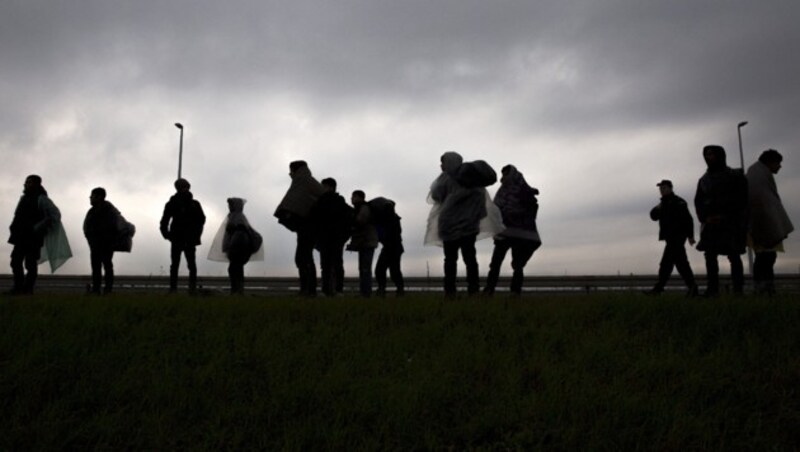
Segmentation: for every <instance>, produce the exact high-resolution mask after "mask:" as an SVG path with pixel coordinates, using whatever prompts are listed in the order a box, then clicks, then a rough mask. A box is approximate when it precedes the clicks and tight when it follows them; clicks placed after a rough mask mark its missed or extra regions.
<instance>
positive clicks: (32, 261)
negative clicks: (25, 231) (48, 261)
mask: <svg viewBox="0 0 800 452" xmlns="http://www.w3.org/2000/svg"><path fill="white" fill-rule="evenodd" d="M40 253H41V248H38V247H36V248H33V249H28V250H27V253H26V254H25V271H26V272H27V273H26V274H25V284H24V285H23V288H22V290H23V292H25V293H33V287H34V286H35V285H36V278H37V277H38V276H39V256H40Z"/></svg>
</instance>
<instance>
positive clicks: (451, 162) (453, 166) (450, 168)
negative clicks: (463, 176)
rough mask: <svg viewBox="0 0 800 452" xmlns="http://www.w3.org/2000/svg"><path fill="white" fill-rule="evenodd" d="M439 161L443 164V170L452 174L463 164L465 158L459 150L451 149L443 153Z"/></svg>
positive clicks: (441, 166)
mask: <svg viewBox="0 0 800 452" xmlns="http://www.w3.org/2000/svg"><path fill="white" fill-rule="evenodd" d="M439 161H440V162H441V165H439V166H440V168H441V169H442V171H444V172H445V173H447V174H450V175H452V174H454V173H455V172H456V171H457V170H458V167H459V166H461V164H462V163H463V162H464V158H463V157H461V155H460V154H459V153H457V152H452V151H449V152H445V153H444V154H442V156H441V157H440V158H439Z"/></svg>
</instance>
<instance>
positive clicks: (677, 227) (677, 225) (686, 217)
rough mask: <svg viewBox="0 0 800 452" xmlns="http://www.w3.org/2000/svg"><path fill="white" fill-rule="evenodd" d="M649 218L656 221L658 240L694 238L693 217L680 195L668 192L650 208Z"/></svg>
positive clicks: (670, 240)
mask: <svg viewBox="0 0 800 452" xmlns="http://www.w3.org/2000/svg"><path fill="white" fill-rule="evenodd" d="M650 219H652V220H653V221H658V240H663V241H667V242H672V241H679V242H682V241H684V240H686V239H692V240H694V219H692V214H691V213H689V206H688V205H687V204H686V201H684V200H683V198H681V197H680V196H677V195H675V194H670V195H667V196H664V197H662V198H661V203H660V204H659V205H657V206H655V207H653V209H652V210H650Z"/></svg>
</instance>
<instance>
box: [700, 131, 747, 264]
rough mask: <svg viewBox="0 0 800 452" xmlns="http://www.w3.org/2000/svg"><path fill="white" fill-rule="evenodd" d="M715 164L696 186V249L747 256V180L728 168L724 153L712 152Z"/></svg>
mask: <svg viewBox="0 0 800 452" xmlns="http://www.w3.org/2000/svg"><path fill="white" fill-rule="evenodd" d="M710 152H712V153H714V154H715V155H716V161H715V162H714V163H711V162H709V166H708V170H707V171H706V173H705V174H704V175H703V176H702V177H701V178H700V180H699V181H698V182H697V192H696V193H695V197H694V206H695V209H696V210H697V218H698V220H700V223H701V229H700V242H699V243H698V244H697V249H698V250H700V251H705V252H709V253H713V254H720V255H732V254H743V253H744V252H745V242H746V237H747V179H746V178H745V177H744V174H743V173H742V171H741V170H734V169H731V168H730V167H728V165H727V164H726V162H725V150H724V149H722V148H721V147H719V146H715V147H712V148H711V151H710Z"/></svg>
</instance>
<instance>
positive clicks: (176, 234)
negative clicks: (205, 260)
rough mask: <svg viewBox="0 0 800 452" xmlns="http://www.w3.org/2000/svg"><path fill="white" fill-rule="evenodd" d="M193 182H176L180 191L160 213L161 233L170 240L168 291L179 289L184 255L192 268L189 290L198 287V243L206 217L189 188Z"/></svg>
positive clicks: (181, 180) (188, 265)
mask: <svg viewBox="0 0 800 452" xmlns="http://www.w3.org/2000/svg"><path fill="white" fill-rule="evenodd" d="M190 188H191V185H190V184H189V181H187V180H186V179H178V180H176V181H175V190H176V191H177V193H175V194H174V195H172V197H171V198H169V201H168V202H167V204H166V205H165V206H164V214H163V215H162V216H161V225H160V226H161V235H162V236H163V237H164V238H165V239H167V240H169V241H170V242H171V244H172V245H171V248H170V266H169V291H170V293H174V292H176V291H177V290H178V267H179V266H180V263H181V254H183V255H185V256H186V266H187V267H188V268H189V293H194V292H195V290H196V289H197V259H196V250H197V245H199V244H200V237H201V236H202V235H203V226H204V225H205V224H206V216H205V214H204V213H203V208H202V206H201V205H200V203H199V202H198V201H197V200H195V199H194V196H193V195H192V192H190V191H189V189H190Z"/></svg>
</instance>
